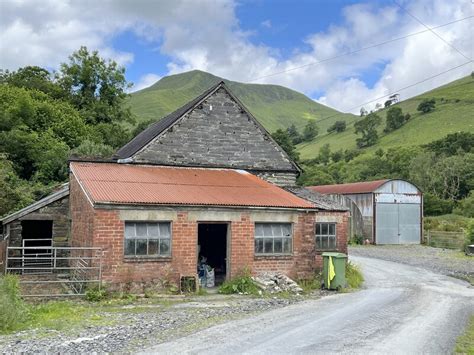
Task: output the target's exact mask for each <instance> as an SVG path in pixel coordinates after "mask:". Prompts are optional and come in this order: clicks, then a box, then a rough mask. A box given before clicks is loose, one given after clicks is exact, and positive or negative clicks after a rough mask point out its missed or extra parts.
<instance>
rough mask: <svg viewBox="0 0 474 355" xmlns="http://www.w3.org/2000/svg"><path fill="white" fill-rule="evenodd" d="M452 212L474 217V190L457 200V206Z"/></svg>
mask: <svg viewBox="0 0 474 355" xmlns="http://www.w3.org/2000/svg"><path fill="white" fill-rule="evenodd" d="M454 213H456V214H459V215H461V216H465V217H470V218H473V217H474V191H471V192H469V195H468V196H467V197H466V198H465V199H464V200H461V201H460V202H459V205H458V207H456V208H455V209H454Z"/></svg>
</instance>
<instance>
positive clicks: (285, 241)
mask: <svg viewBox="0 0 474 355" xmlns="http://www.w3.org/2000/svg"><path fill="white" fill-rule="evenodd" d="M283 252H284V253H291V238H285V239H283Z"/></svg>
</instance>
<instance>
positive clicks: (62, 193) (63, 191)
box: [0, 183, 69, 225]
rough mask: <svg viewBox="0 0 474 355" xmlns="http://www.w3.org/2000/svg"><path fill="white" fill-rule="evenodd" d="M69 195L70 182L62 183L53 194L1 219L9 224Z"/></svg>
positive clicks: (3, 222)
mask: <svg viewBox="0 0 474 355" xmlns="http://www.w3.org/2000/svg"><path fill="white" fill-rule="evenodd" d="M68 195H69V183H66V184H63V185H61V187H60V188H59V189H58V190H57V191H55V192H53V193H52V194H50V195H48V196H46V197H44V198H42V199H41V200H39V201H36V202H34V203H32V204H31V205H29V206H26V207H25V208H22V209H21V210H19V211H16V212H14V213H12V214H9V215H8V216H5V217H3V218H2V219H1V220H0V221H1V223H2V224H3V225H5V224H8V223H10V222H12V221H14V220H16V219H18V218H21V217H23V216H26V215H27V214H29V213H32V212H34V211H36V210H39V209H40V208H42V207H44V206H47V205H49V204H50V203H53V202H55V201H57V200H60V199H62V198H64V197H66V196H68Z"/></svg>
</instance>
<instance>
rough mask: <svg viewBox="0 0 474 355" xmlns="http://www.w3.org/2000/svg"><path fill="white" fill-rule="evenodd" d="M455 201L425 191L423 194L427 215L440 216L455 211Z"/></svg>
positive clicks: (424, 208)
mask: <svg viewBox="0 0 474 355" xmlns="http://www.w3.org/2000/svg"><path fill="white" fill-rule="evenodd" d="M453 208H454V202H453V201H451V200H444V199H441V198H439V197H438V196H436V195H433V194H430V193H429V192H427V193H425V194H424V196H423V213H424V215H425V216H440V215H443V214H449V213H451V212H452V211H453Z"/></svg>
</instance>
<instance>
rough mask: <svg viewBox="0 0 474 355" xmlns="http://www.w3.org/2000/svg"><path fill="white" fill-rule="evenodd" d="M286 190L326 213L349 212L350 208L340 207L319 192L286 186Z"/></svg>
mask: <svg viewBox="0 0 474 355" xmlns="http://www.w3.org/2000/svg"><path fill="white" fill-rule="evenodd" d="M285 190H288V191H290V192H291V193H293V194H295V195H296V196H298V197H301V198H304V199H305V200H308V201H310V202H312V203H313V204H314V205H315V206H316V207H318V208H320V209H322V210H326V211H348V210H349V208H347V207H345V206H343V205H340V204H339V203H337V202H335V201H333V200H331V199H330V198H329V197H328V196H325V195H323V194H321V193H319V192H316V191H312V190H310V189H308V188H305V187H300V186H286V187H285Z"/></svg>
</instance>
